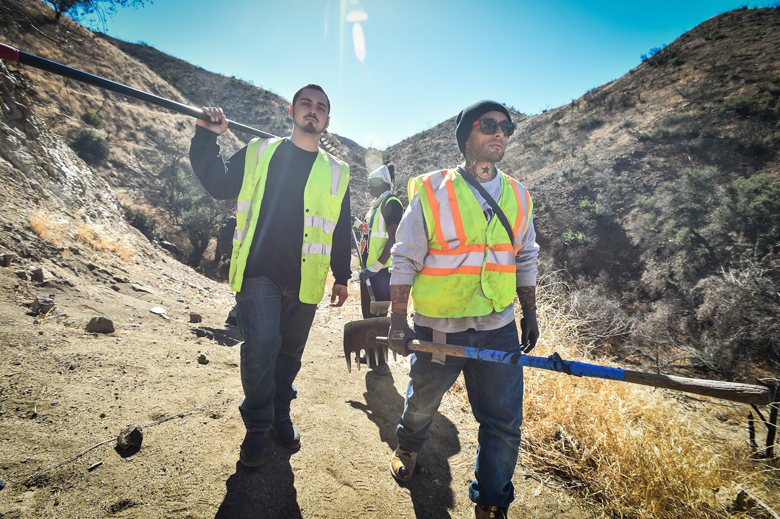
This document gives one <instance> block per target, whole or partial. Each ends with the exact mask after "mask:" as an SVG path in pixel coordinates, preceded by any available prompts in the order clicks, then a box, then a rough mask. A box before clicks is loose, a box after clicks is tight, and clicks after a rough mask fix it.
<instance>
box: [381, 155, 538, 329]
mask: <svg viewBox="0 0 780 519" xmlns="http://www.w3.org/2000/svg"><path fill="white" fill-rule="evenodd" d="M460 173H462V174H468V173H466V172H465V171H463V170H462V169H461V170H460ZM482 187H483V188H485V191H487V193H488V194H489V195H490V196H491V197H493V200H498V199H499V198H500V197H501V179H500V178H499V177H498V175H496V178H494V179H493V180H491V181H489V182H485V183H483V184H482ZM469 189H471V193H472V194H473V195H474V197H475V198H476V199H477V201H478V202H479V204H480V206H481V207H482V210H483V211H484V212H485V217H486V218H487V219H488V220H489V219H490V218H492V217H493V214H492V212H493V211H492V209H491V208H490V204H488V203H487V202H486V201H485V199H484V198H483V197H482V195H480V194H479V192H478V191H477V190H476V189H475V188H474V187H473V186H471V185H470V184H469ZM514 246H515V248H517V247H519V250H518V252H517V254H516V255H515V263H516V264H517V274H516V286H518V287H524V286H535V285H536V275H537V273H538V270H537V263H538V256H539V245H537V244H536V231H535V230H534V223H533V215H531V221H530V222H529V224H528V226H527V228H526V230H525V232H524V233H520V234H518V235H517V236H515V239H514ZM427 254H428V230H427V226H426V224H425V214H424V212H423V208H422V203H421V202H420V197H419V195H417V194H415V195H414V197H413V198H412V200H411V201H410V202H409V207H407V208H406V212H405V213H404V217H403V218H402V219H401V223H400V224H399V225H398V230H397V231H396V233H395V245H394V246H393V251H392V256H393V263H392V265H391V266H390V273H391V277H390V284H391V285H411V284H412V283H413V282H414V276H415V275H416V274H417V273H418V272H420V271H421V270H422V268H423V262H424V260H425V256H426V255H427ZM514 317H515V314H514V306H513V305H509V306H507V307H506V308H505V309H503V310H502V311H500V312H495V311H493V312H491V313H490V314H488V315H483V316H476V317H457V318H439V317H430V316H426V315H422V314H420V313H419V312H416V311H415V314H414V322H415V323H416V324H417V325H419V326H426V327H429V328H432V329H434V330H436V331H439V332H444V333H455V332H462V331H465V330H468V329H470V328H473V329H475V330H478V331H484V330H495V329H498V328H501V327H502V326H505V325H507V324H508V323H510V322H511V321H512V320H514Z"/></svg>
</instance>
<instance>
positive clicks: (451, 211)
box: [409, 170, 532, 317]
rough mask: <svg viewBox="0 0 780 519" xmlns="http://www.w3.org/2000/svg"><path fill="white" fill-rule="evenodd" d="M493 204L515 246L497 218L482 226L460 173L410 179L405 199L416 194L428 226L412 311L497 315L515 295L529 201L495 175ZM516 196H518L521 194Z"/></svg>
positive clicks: (511, 183)
mask: <svg viewBox="0 0 780 519" xmlns="http://www.w3.org/2000/svg"><path fill="white" fill-rule="evenodd" d="M499 175H500V176H501V196H500V197H499V200H498V203H499V205H500V207H501V209H502V210H503V211H504V213H505V214H506V216H507V219H508V220H509V221H510V222H512V223H513V224H514V225H513V230H514V233H515V240H514V241H515V244H517V247H516V248H515V244H512V243H510V242H509V236H507V233H506V230H505V229H504V227H503V225H501V222H500V221H499V219H498V218H497V217H494V218H492V219H491V221H490V222H487V221H486V219H485V216H484V213H483V212H482V208H481V207H480V205H479V203H478V202H477V199H476V197H475V196H474V194H473V192H472V191H471V189H470V187H469V186H468V184H467V183H466V181H465V180H464V179H463V178H462V177H461V175H460V174H459V173H458V172H456V171H452V170H443V171H436V172H433V173H429V174H427V175H423V176H421V177H418V178H416V179H412V180H411V181H410V183H409V198H410V199H411V198H412V197H413V196H414V194H415V193H418V194H419V197H420V202H421V204H422V207H423V212H424V214H425V223H426V226H427V228H428V236H429V238H428V254H427V255H426V256H425V258H424V260H423V268H422V269H421V271H420V272H419V273H418V274H417V275H416V276H415V279H414V283H413V285H412V297H413V299H414V305H415V308H416V309H417V310H418V311H419V312H420V313H421V314H422V315H426V316H430V317H464V316H479V315H487V314H489V313H490V312H491V311H501V310H503V309H504V308H506V306H508V305H509V304H511V302H512V300H514V296H515V280H516V272H517V265H516V263H515V255H516V253H517V251H518V250H519V249H520V247H521V246H522V233H524V232H525V231H526V229H527V227H528V224H529V223H530V217H531V210H532V205H531V198H530V195H528V191H527V190H526V189H525V188H524V187H523V186H522V185H520V184H518V183H517V182H516V181H515V180H514V179H512V178H511V177H509V176H507V175H505V174H504V173H501V172H499ZM521 193H522V194H521Z"/></svg>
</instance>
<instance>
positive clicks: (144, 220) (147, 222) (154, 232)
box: [122, 204, 160, 241]
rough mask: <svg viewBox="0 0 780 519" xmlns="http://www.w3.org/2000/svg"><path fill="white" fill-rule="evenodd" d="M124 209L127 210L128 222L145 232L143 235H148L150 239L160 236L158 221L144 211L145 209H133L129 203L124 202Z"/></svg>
mask: <svg viewBox="0 0 780 519" xmlns="http://www.w3.org/2000/svg"><path fill="white" fill-rule="evenodd" d="M122 209H124V211H125V218H127V222H128V223H129V224H130V225H132V226H133V227H135V228H136V229H138V230H139V231H141V233H143V235H144V236H146V237H147V238H148V239H149V241H151V240H153V239H154V238H159V237H160V232H159V230H158V229H157V222H156V221H155V220H154V217H152V216H150V215H148V214H146V213H144V212H143V211H138V210H136V209H133V208H132V207H130V206H129V205H125V204H122Z"/></svg>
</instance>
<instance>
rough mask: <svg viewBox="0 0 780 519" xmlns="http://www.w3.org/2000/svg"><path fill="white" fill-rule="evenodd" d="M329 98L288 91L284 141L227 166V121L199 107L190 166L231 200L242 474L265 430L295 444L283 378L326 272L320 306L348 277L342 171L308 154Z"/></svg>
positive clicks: (260, 458)
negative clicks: (330, 281) (288, 130)
mask: <svg viewBox="0 0 780 519" xmlns="http://www.w3.org/2000/svg"><path fill="white" fill-rule="evenodd" d="M330 108H331V107H330V99H329V98H328V95H327V94H326V93H325V91H324V90H323V89H322V87H321V86H319V85H315V84H308V85H305V86H303V87H301V88H300V89H298V91H297V92H295V95H294V96H293V100H292V105H291V106H290V117H291V118H292V122H293V130H292V134H291V135H290V137H287V138H270V139H253V140H252V141H251V142H250V143H249V144H248V145H247V146H245V147H244V148H242V149H241V150H239V151H238V152H236V153H235V154H234V155H233V156H232V157H230V159H229V160H228V161H224V160H223V158H222V155H221V154H220V149H219V145H218V144H217V136H218V135H221V134H222V133H225V132H226V131H227V128H228V121H227V119H226V118H225V115H224V114H223V112H222V110H221V109H220V108H204V109H203V112H204V113H205V114H206V115H208V116H209V119H210V121H201V120H198V122H197V127H196V129H195V136H194V137H193V139H192V144H191V146H190V161H191V163H192V169H193V171H194V172H195V175H196V176H197V177H198V179H199V180H200V182H201V183H202V184H203V187H204V188H205V189H206V191H208V192H209V193H210V194H211V195H212V196H213V197H215V198H218V199H223V200H224V199H231V198H238V210H237V213H236V230H235V235H234V236H233V253H232V256H231V260H230V288H231V289H232V290H233V291H234V292H236V302H237V303H238V311H237V321H238V326H239V329H240V331H241V333H242V335H243V338H244V342H243V344H241V384H242V386H243V390H244V400H243V401H242V402H241V404H240V405H239V406H238V408H239V410H240V412H241V418H242V420H243V422H244V426H245V428H246V434H245V436H244V441H243V442H242V443H241V449H240V455H239V460H240V461H241V463H242V464H243V465H245V466H248V467H259V466H260V465H263V464H264V463H265V461H266V459H267V457H268V448H267V442H268V433H269V431H270V432H271V433H272V434H273V435H274V436H275V437H276V439H277V441H278V442H279V443H280V444H281V445H282V446H283V447H285V448H288V449H291V450H295V449H298V448H299V447H300V444H301V435H300V431H299V429H298V428H297V427H296V426H295V425H294V424H293V423H292V420H291V418H290V402H291V401H292V400H293V399H294V398H296V396H297V392H296V389H295V386H294V385H293V381H294V380H295V377H296V375H297V374H298V371H299V370H300V368H301V356H302V355H303V350H304V346H305V345H306V340H307V338H308V336H309V330H310V329H311V325H312V321H313V320H314V313H315V310H316V309H317V304H318V303H320V302H321V301H322V298H323V295H324V293H325V282H326V278H327V275H328V267H330V268H331V270H332V271H333V276H334V278H335V283H334V285H333V288H332V291H331V295H330V306H341V305H343V304H344V301H345V300H346V299H347V280H348V279H349V277H350V225H351V222H350V219H351V218H350V209H349V166H347V165H346V164H345V163H343V162H341V161H339V160H338V159H336V158H335V157H334V156H333V155H330V154H329V153H327V152H325V151H324V150H322V149H320V148H319V147H318V142H319V139H320V136H321V135H322V132H323V131H325V128H327V127H328V123H329V122H330Z"/></svg>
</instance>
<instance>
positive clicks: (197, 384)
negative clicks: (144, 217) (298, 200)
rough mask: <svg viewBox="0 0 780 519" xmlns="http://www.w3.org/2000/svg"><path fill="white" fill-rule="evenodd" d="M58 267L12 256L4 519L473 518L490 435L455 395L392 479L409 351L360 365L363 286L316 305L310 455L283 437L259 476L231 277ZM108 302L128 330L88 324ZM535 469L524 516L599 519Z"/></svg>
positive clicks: (298, 404)
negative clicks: (21, 271) (252, 461)
mask: <svg viewBox="0 0 780 519" xmlns="http://www.w3.org/2000/svg"><path fill="white" fill-rule="evenodd" d="M45 266H46V267H47V268H48V269H50V270H51V271H52V272H53V273H54V279H53V280H52V281H49V282H47V283H44V284H43V285H41V284H39V283H34V282H30V281H21V280H19V279H18V278H17V277H16V276H15V275H14V273H13V271H14V268H13V267H11V268H0V348H2V351H3V352H4V354H3V355H2V358H1V359H0V442H1V444H2V447H1V448H0V478H2V479H3V480H5V481H6V482H7V486H6V487H5V488H4V489H3V490H1V491H0V517H4V518H33V517H80V518H93V517H95V518H96V517H144V518H146V517H148V518H177V517H199V518H206V517H218V518H231V519H232V518H243V517H263V518H264V517H269V518H276V517H279V518H286V517H391V516H392V517H454V518H466V517H471V514H472V505H471V502H470V501H469V500H468V495H467V484H468V482H469V481H470V479H471V475H472V470H473V462H474V453H475V449H476V431H477V429H476V424H475V422H474V419H473V418H472V416H471V413H470V411H469V408H468V404H466V403H465V401H464V400H463V399H462V398H460V397H459V396H458V395H452V396H448V397H446V400H445V403H444V405H442V408H441V412H440V414H439V415H437V417H436V419H435V421H434V424H433V428H432V438H431V440H430V442H429V444H428V446H427V447H426V449H425V451H424V452H423V454H422V455H421V458H420V461H419V467H420V468H419V472H418V473H417V474H416V476H415V478H414V479H413V480H412V481H411V482H410V483H409V484H408V485H405V486H402V485H399V484H397V483H396V482H395V481H394V480H393V479H392V477H391V475H390V473H389V470H388V458H389V456H390V453H391V452H392V450H393V449H394V448H395V446H396V443H395V441H396V440H395V434H394V430H395V426H396V424H397V421H398V417H399V415H400V412H401V409H402V406H403V394H404V392H405V388H406V383H407V381H408V377H407V373H408V361H407V360H406V359H400V358H399V360H398V361H397V362H393V361H391V362H390V365H391V369H392V375H391V376H389V377H379V376H376V375H375V374H374V373H373V372H370V371H367V370H366V368H365V366H363V369H362V370H361V371H360V372H357V371H356V370H355V369H354V368H355V367H354V366H353V372H352V373H351V374H348V373H347V370H346V363H345V360H344V355H343V346H342V330H343V326H344V323H346V322H348V321H349V320H352V319H357V318H359V313H360V310H359V298H358V297H356V296H357V294H358V287H357V285H356V284H350V291H351V297H350V299H349V301H348V303H347V305H346V306H345V307H344V308H342V309H329V308H327V307H326V305H324V304H323V305H321V308H320V310H318V313H317V317H316V320H315V323H314V327H313V329H312V333H311V336H310V339H309V342H308V345H307V348H306V352H305V355H304V357H303V368H302V370H301V372H300V375H299V376H298V379H297V382H296V386H297V388H298V390H299V398H298V399H297V400H296V401H294V402H293V407H292V416H293V420H294V421H295V423H296V424H297V425H298V427H299V428H300V430H301V433H302V447H301V449H300V451H299V452H296V453H290V452H289V451H287V450H285V449H284V448H282V447H280V446H279V445H277V444H276V443H271V456H270V459H269V461H268V463H267V464H266V465H265V466H264V467H262V468H260V469H254V470H247V469H245V468H243V467H242V466H241V465H240V464H239V463H237V459H238V445H239V443H240V442H241V439H242V437H243V432H244V431H243V426H242V424H241V420H240V416H239V413H238V409H237V405H238V404H239V402H240V401H241V398H242V396H241V385H240V378H239V351H240V337H239V334H238V332H237V330H236V329H235V328H229V327H225V325H224V324H223V323H224V320H225V317H226V315H227V311H228V310H229V308H230V306H231V304H232V297H231V293H230V291H229V289H228V287H227V286H226V285H224V284H217V283H215V282H213V281H211V280H208V279H206V278H203V277H201V276H200V275H198V274H196V273H195V272H193V271H192V270H190V269H187V268H185V267H182V266H181V265H180V264H177V263H176V262H174V261H172V260H165V259H160V260H159V261H152V260H136V261H135V263H130V264H125V263H123V262H121V261H119V262H117V263H114V264H109V265H106V266H104V267H102V268H104V269H105V271H106V272H108V273H114V275H116V274H121V275H117V276H116V277H118V278H120V279H122V280H123V281H126V282H116V281H110V282H107V283H106V284H105V285H97V284H92V283H93V282H88V281H84V282H82V281H81V280H80V279H79V278H78V277H76V276H73V275H72V274H71V273H70V272H69V271H67V270H65V269H59V268H58V267H57V266H56V265H54V264H47V265H45ZM39 294H55V301H56V302H57V310H56V311H55V312H53V314H52V315H51V316H50V317H48V318H46V319H37V318H35V317H34V316H32V315H31V314H30V313H29V309H28V308H27V307H26V306H24V303H27V302H29V301H31V300H32V299H33V297H34V296H35V295H39ZM154 306H162V307H164V308H165V309H166V310H167V312H168V316H169V317H170V320H166V319H164V318H163V317H160V316H156V315H154V314H152V313H150V311H149V310H150V308H152V307H154ZM191 311H194V312H198V313H200V314H202V315H203V322H202V323H201V324H200V325H196V324H191V323H190V322H189V313H190V312H191ZM98 314H101V315H105V316H107V317H110V318H111V319H113V321H114V323H115V325H116V328H117V329H116V332H115V333H113V334H108V335H105V334H90V333H86V332H85V331H84V325H85V323H86V322H87V321H88V320H89V318H91V317H92V316H95V315H98ZM199 335H201V336H200V337H199ZM201 353H202V354H205V355H206V356H207V357H208V359H209V363H208V364H206V365H202V364H199V363H198V361H197V358H198V356H199V355H200V354H201ZM189 409H197V410H196V411H194V412H191V413H189V414H187V415H185V416H183V417H181V418H176V419H174V420H170V421H167V422H164V423H161V424H158V425H154V426H151V427H147V428H146V429H145V430H144V440H143V445H142V447H141V449H140V450H136V451H135V452H121V451H118V450H116V449H115V444H114V443H109V444H107V445H103V446H100V447H98V448H96V449H94V450H92V451H90V452H88V453H87V454H85V455H84V456H82V457H81V458H79V459H77V460H75V461H72V462H70V463H67V464H65V465H63V466H62V467H59V468H56V469H53V470H49V471H44V472H42V473H41V474H39V475H38V476H35V477H33V478H32V479H28V478H29V477H30V476H31V475H33V474H35V473H36V472H39V471H41V470H43V469H46V468H47V467H50V466H52V465H55V464H57V463H58V462H61V461H63V460H66V459H68V458H70V457H71V456H73V455H75V454H77V453H79V452H81V451H82V450H84V449H86V448H88V447H90V446H92V445H95V444H96V443H98V442H101V441H103V440H106V439H109V438H112V437H115V436H116V435H117V434H118V432H119V430H120V429H122V428H123V427H124V426H126V425H128V424H141V425H143V424H147V423H150V422H153V421H155V420H159V419H161V418H165V417H168V416H172V415H176V414H177V413H180V412H182V411H186V410H189ZM97 463H102V464H100V465H97V466H95V467H94V468H92V469H90V467H93V465H95V464H97ZM525 476H526V471H525V470H524V469H523V467H518V470H517V472H516V477H515V485H516V487H517V493H518V496H517V501H516V504H515V506H513V508H512V510H511V511H512V516H513V517H591V516H593V515H595V514H594V513H592V512H586V511H583V510H582V509H581V508H580V507H579V506H577V505H576V504H575V503H573V502H572V501H571V500H570V499H568V498H567V497H566V496H565V495H563V494H562V493H561V492H559V491H558V490H556V489H554V488H550V487H546V486H543V485H540V484H539V483H538V482H537V481H535V480H534V479H530V478H526V477H525ZM3 514H4V515H3Z"/></svg>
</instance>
